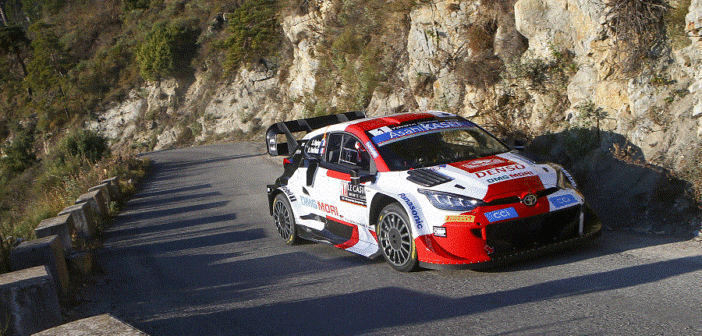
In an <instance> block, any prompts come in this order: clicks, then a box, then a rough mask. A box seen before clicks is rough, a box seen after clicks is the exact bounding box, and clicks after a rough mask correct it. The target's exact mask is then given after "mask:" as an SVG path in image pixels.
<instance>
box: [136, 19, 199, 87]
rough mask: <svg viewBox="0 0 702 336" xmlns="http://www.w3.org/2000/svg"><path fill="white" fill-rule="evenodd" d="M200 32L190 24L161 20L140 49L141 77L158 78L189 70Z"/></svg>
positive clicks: (138, 59) (138, 51)
mask: <svg viewBox="0 0 702 336" xmlns="http://www.w3.org/2000/svg"><path fill="white" fill-rule="evenodd" d="M197 35H198V31H197V29H195V28H193V27H192V26H190V25H189V24H188V23H181V24H178V23H166V22H160V23H157V24H156V25H154V26H153V28H152V29H151V31H150V32H149V34H148V35H147V37H146V41H144V42H143V43H142V44H141V46H140V47H139V49H138V50H137V54H136V58H137V62H138V63H139V68H140V69H141V76H142V77H143V78H144V79H147V80H158V79H160V78H161V77H166V76H174V75H176V74H178V73H179V72H182V71H183V70H187V69H189V68H190V64H189V63H190V61H191V60H192V58H193V57H194V56H195V51H196V50H197V45H196V44H195V42H196V41H197Z"/></svg>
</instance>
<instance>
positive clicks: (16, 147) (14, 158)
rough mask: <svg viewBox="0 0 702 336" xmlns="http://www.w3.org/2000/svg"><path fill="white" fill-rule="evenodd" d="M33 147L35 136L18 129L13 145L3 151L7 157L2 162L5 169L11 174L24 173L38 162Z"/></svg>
mask: <svg viewBox="0 0 702 336" xmlns="http://www.w3.org/2000/svg"><path fill="white" fill-rule="evenodd" d="M33 145H34V136H33V135H32V133H31V132H28V131H27V130H25V129H22V128H18V129H17V130H16V131H15V136H14V139H13V140H12V143H10V145H9V146H7V147H5V148H4V149H3V150H4V152H5V157H3V158H2V160H1V161H0V162H2V165H3V166H4V167H5V169H7V170H9V171H10V172H13V173H21V172H23V171H24V170H25V169H27V168H29V167H30V166H31V165H32V164H33V163H34V162H35V161H36V156H35V155H34V150H33Z"/></svg>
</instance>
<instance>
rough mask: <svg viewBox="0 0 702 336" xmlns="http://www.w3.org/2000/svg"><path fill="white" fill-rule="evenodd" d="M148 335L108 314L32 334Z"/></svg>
mask: <svg viewBox="0 0 702 336" xmlns="http://www.w3.org/2000/svg"><path fill="white" fill-rule="evenodd" d="M65 335H71V336H144V335H146V336H148V335H147V334H145V333H144V332H142V331H140V330H139V329H136V328H134V327H132V326H131V325H129V324H127V323H124V322H122V321H120V320H119V319H117V318H115V317H114V316H112V315H110V314H103V315H97V316H93V317H88V318H84V319H82V320H78V321H73V322H71V323H66V324H64V325H61V326H58V327H54V328H51V329H48V330H44V331H42V332H39V333H36V334H34V336H65Z"/></svg>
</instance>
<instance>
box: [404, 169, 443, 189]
mask: <svg viewBox="0 0 702 336" xmlns="http://www.w3.org/2000/svg"><path fill="white" fill-rule="evenodd" d="M407 174H408V175H409V176H407V180H408V181H410V182H414V183H416V184H419V185H420V186H422V187H433V186H437V185H439V184H442V183H446V182H450V181H453V179H452V178H450V177H448V176H446V175H444V174H441V173H439V172H437V171H434V170H431V169H412V170H410V171H407Z"/></svg>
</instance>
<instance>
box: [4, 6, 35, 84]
mask: <svg viewBox="0 0 702 336" xmlns="http://www.w3.org/2000/svg"><path fill="white" fill-rule="evenodd" d="M0 7H1V6H0ZM3 21H4V18H3ZM27 45H29V39H28V38H27V35H26V34H25V33H24V30H23V29H22V28H21V27H3V28H0V51H2V52H3V53H12V54H13V55H14V56H15V59H16V60H17V63H18V64H19V65H20V67H21V68H22V74H23V76H24V77H26V76H27V66H26V65H25V64H24V60H23V59H22V55H21V54H20V48H21V47H22V46H24V47H26V46H27Z"/></svg>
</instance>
